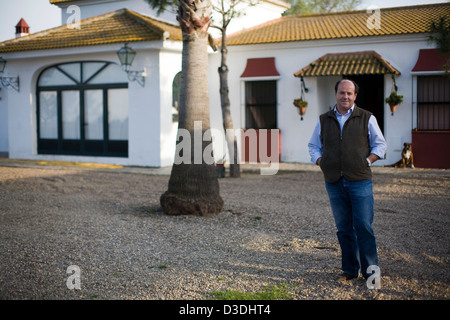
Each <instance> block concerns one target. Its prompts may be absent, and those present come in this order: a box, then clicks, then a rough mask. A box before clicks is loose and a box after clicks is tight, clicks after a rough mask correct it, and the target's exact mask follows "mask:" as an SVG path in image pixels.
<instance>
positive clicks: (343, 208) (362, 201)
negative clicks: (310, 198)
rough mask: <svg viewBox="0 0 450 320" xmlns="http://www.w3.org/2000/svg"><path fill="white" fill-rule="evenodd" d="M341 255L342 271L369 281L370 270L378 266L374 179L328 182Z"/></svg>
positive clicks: (342, 179)
mask: <svg viewBox="0 0 450 320" xmlns="http://www.w3.org/2000/svg"><path fill="white" fill-rule="evenodd" d="M325 186H326V189H327V192H328V196H329V198H330V205H331V210H332V211H333V216H334V221H335V223H336V228H337V230H338V231H337V237H338V241H339V245H340V247H341V252H342V270H343V271H344V272H345V273H348V274H351V275H355V276H357V275H358V274H359V271H361V273H362V275H363V276H364V277H365V278H367V277H368V276H370V274H367V273H366V271H367V267H369V266H370V265H376V266H377V265H378V255H377V246H376V241H375V235H374V232H373V229H372V221H373V191H372V180H363V181H348V180H346V179H345V178H343V177H341V179H340V180H339V181H338V182H336V183H329V182H325Z"/></svg>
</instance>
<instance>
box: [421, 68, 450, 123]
mask: <svg viewBox="0 0 450 320" xmlns="http://www.w3.org/2000/svg"><path fill="white" fill-rule="evenodd" d="M417 119H418V123H417V129H418V130H445V131H447V130H450V77H447V76H421V77H418V79H417Z"/></svg>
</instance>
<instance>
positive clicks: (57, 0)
mask: <svg viewBox="0 0 450 320" xmlns="http://www.w3.org/2000/svg"><path fill="white" fill-rule="evenodd" d="M72 1H75V0H50V3H51V4H55V3H62V2H72Z"/></svg>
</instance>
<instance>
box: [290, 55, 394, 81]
mask: <svg viewBox="0 0 450 320" xmlns="http://www.w3.org/2000/svg"><path fill="white" fill-rule="evenodd" d="M363 74H397V75H399V74H400V72H399V71H398V70H397V69H395V68H394V67H392V66H391V65H390V64H389V63H388V62H387V61H386V60H384V59H383V58H382V57H381V56H380V55H379V54H378V53H376V52H375V51H362V52H349V53H329V54H326V55H324V56H322V57H320V58H319V59H317V60H316V61H313V62H311V63H310V64H309V65H308V66H306V67H304V68H303V69H301V70H300V71H297V72H296V73H294V76H296V77H319V76H336V75H363Z"/></svg>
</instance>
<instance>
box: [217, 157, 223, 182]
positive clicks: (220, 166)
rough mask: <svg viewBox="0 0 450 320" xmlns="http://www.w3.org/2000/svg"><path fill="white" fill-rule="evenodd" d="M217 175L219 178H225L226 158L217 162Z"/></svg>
mask: <svg viewBox="0 0 450 320" xmlns="http://www.w3.org/2000/svg"><path fill="white" fill-rule="evenodd" d="M216 173H217V177H218V178H225V156H224V157H223V158H222V159H220V160H218V161H217V162H216Z"/></svg>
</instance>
